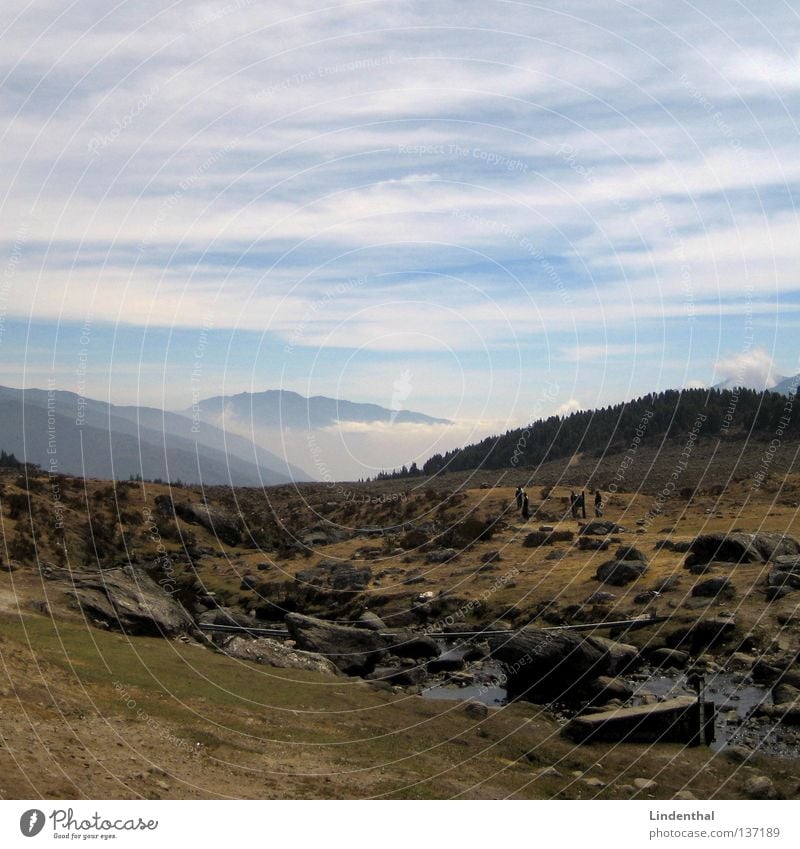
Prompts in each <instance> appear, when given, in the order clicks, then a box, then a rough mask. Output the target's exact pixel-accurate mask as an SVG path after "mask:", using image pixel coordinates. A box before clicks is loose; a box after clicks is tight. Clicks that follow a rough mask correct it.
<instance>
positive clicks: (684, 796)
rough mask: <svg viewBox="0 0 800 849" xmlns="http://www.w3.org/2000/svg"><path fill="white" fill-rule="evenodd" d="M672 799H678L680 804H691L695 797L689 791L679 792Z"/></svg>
mask: <svg viewBox="0 0 800 849" xmlns="http://www.w3.org/2000/svg"><path fill="white" fill-rule="evenodd" d="M672 798H673V799H680V800H681V801H682V802H693V801H694V800H695V799H697V796H695V795H694V793H692V791H691V790H679V791H678V792H677V793H676V794H675V795H674V796H673V797H672Z"/></svg>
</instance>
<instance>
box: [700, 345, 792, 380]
mask: <svg viewBox="0 0 800 849" xmlns="http://www.w3.org/2000/svg"><path fill="white" fill-rule="evenodd" d="M714 372H715V374H716V376H717V378H718V379H719V381H720V382H722V383H724V384H725V385H727V386H729V387H734V386H744V387H747V388H749V389H759V390H761V389H768V388H769V387H771V386H774V385H775V384H776V383H777V382H778V381H779V380H780V379H781V375H780V374H779V372H778V370H777V368H776V366H775V361H774V360H773V359H772V356H771V355H770V354H769V353H768V352H767V351H765V350H764V349H763V348H755V349H753V350H751V351H743V352H741V353H738V354H731V355H729V356H726V357H723V358H721V359H719V360H717V362H716V363H715V364H714Z"/></svg>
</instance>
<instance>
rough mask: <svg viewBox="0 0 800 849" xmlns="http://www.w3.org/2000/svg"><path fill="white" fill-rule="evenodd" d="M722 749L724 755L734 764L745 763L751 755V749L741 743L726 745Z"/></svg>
mask: <svg viewBox="0 0 800 849" xmlns="http://www.w3.org/2000/svg"><path fill="white" fill-rule="evenodd" d="M723 751H724V752H725V757H727V758H728V760H730V761H733V763H735V764H743V763H746V762H747V761H749V760H750V758H751V757H752V756H753V750H752V749H748V748H747V747H746V746H742V745H736V746H727V747H726V748H725V749H724V750H723Z"/></svg>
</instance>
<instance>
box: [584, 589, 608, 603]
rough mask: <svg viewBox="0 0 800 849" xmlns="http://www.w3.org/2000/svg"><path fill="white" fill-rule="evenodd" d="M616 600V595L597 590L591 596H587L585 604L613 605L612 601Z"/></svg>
mask: <svg viewBox="0 0 800 849" xmlns="http://www.w3.org/2000/svg"><path fill="white" fill-rule="evenodd" d="M614 599H616V596H615V595H614V593H608V592H604V591H603V590H596V591H595V592H593V593H591V594H590V595H588V596H586V599H585V601H584V602H583V603H584V604H611V602H612V601H614Z"/></svg>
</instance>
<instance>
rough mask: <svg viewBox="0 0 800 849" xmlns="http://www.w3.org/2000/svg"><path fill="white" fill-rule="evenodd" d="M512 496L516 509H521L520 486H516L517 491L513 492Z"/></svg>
mask: <svg viewBox="0 0 800 849" xmlns="http://www.w3.org/2000/svg"><path fill="white" fill-rule="evenodd" d="M514 497H515V498H516V499H517V510H522V487H521V486H518V487H517V491H516V492H515V493H514Z"/></svg>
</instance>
